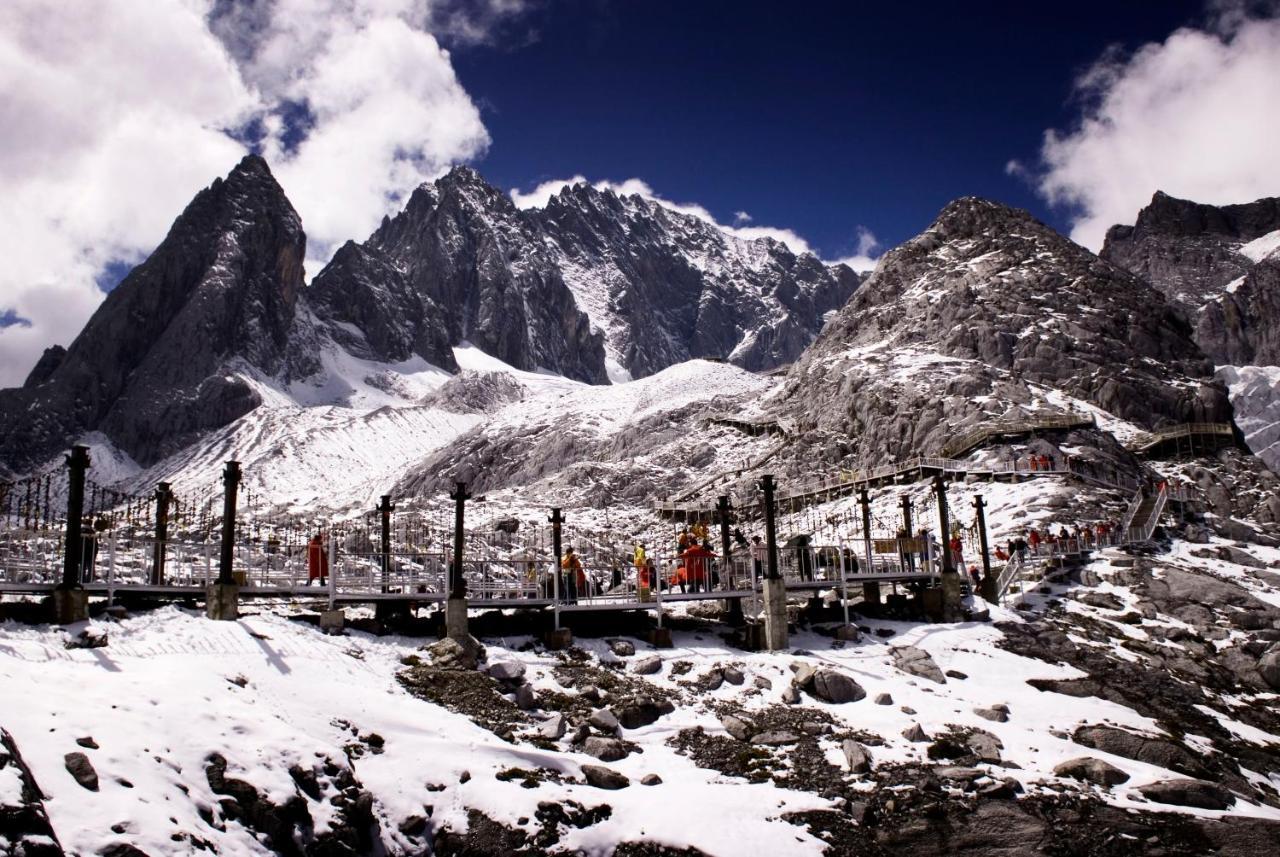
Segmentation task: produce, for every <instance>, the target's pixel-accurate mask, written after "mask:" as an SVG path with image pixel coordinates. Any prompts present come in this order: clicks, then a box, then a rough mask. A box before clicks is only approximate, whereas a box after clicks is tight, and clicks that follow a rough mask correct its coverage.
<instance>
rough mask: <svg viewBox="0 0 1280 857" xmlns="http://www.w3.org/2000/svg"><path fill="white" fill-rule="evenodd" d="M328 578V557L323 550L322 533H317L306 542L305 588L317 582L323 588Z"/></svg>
mask: <svg viewBox="0 0 1280 857" xmlns="http://www.w3.org/2000/svg"><path fill="white" fill-rule="evenodd" d="M328 577H329V556H328V552H327V551H326V550H325V543H324V533H323V532H318V533H316V534H315V535H314V536H312V537H311V541H309V542H307V586H310V585H311V581H313V580H318V581H320V585H321V586H324V585H325V581H326V579H327V578H328Z"/></svg>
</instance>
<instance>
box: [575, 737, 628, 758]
mask: <svg viewBox="0 0 1280 857" xmlns="http://www.w3.org/2000/svg"><path fill="white" fill-rule="evenodd" d="M582 752H584V753H586V754H587V755H588V756H595V757H596V758H597V759H599V760H600V761H602V762H616V761H618V760H619V759H625V758H626V757H627V756H629V755H630V754H631V751H630V750H628V749H627V746H626V745H625V744H623V743H622V742H621V741H619V740H618V739H617V738H602V737H600V736H599V735H592V736H590V737H589V738H587V740H585V741H583V742H582Z"/></svg>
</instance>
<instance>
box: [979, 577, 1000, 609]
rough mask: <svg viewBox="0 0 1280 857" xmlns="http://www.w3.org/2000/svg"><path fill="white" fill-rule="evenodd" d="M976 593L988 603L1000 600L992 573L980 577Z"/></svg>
mask: <svg viewBox="0 0 1280 857" xmlns="http://www.w3.org/2000/svg"><path fill="white" fill-rule="evenodd" d="M978 594H980V595H981V596H982V597H983V598H985V599H986V600H987V602H988V603H989V604H995V603H996V602H997V601H999V600H1000V596H999V593H997V592H996V578H995V576H994V575H989V576H987V577H984V578H982V585H981V586H980V587H979V593H978Z"/></svg>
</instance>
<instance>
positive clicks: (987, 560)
mask: <svg viewBox="0 0 1280 857" xmlns="http://www.w3.org/2000/svg"><path fill="white" fill-rule="evenodd" d="M973 508H974V511H975V512H977V515H978V548H979V550H980V551H981V553H982V597H983V598H984V599H986V600H987V601H988V602H991V603H994V602H995V601H996V598H997V596H996V586H995V583H996V582H995V581H994V580H993V579H992V577H991V549H990V547H989V546H988V544H987V504H986V503H985V502H983V500H982V495H981V494H979V495H977V496H976V497H974V498H973Z"/></svg>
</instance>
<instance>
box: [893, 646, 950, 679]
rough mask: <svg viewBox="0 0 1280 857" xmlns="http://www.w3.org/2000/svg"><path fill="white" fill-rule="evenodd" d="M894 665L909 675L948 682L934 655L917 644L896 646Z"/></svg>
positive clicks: (894, 649)
mask: <svg viewBox="0 0 1280 857" xmlns="http://www.w3.org/2000/svg"><path fill="white" fill-rule="evenodd" d="M891 654H892V656H893V665H894V666H895V667H897V668H898V669H900V670H902V672H904V673H907V674H908V675H913V676H917V677H918V678H923V679H927V680H928V681H932V682H936V683H938V684H946V683H947V677H946V676H945V675H943V673H942V670H941V669H939V668H938V665H937V664H936V663H935V662H934V660H933V656H932V655H930V654H929V653H928V652H926V651H925V650H924V649H920V648H917V647H915V646H895V647H894V648H893V650H892V652H891Z"/></svg>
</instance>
